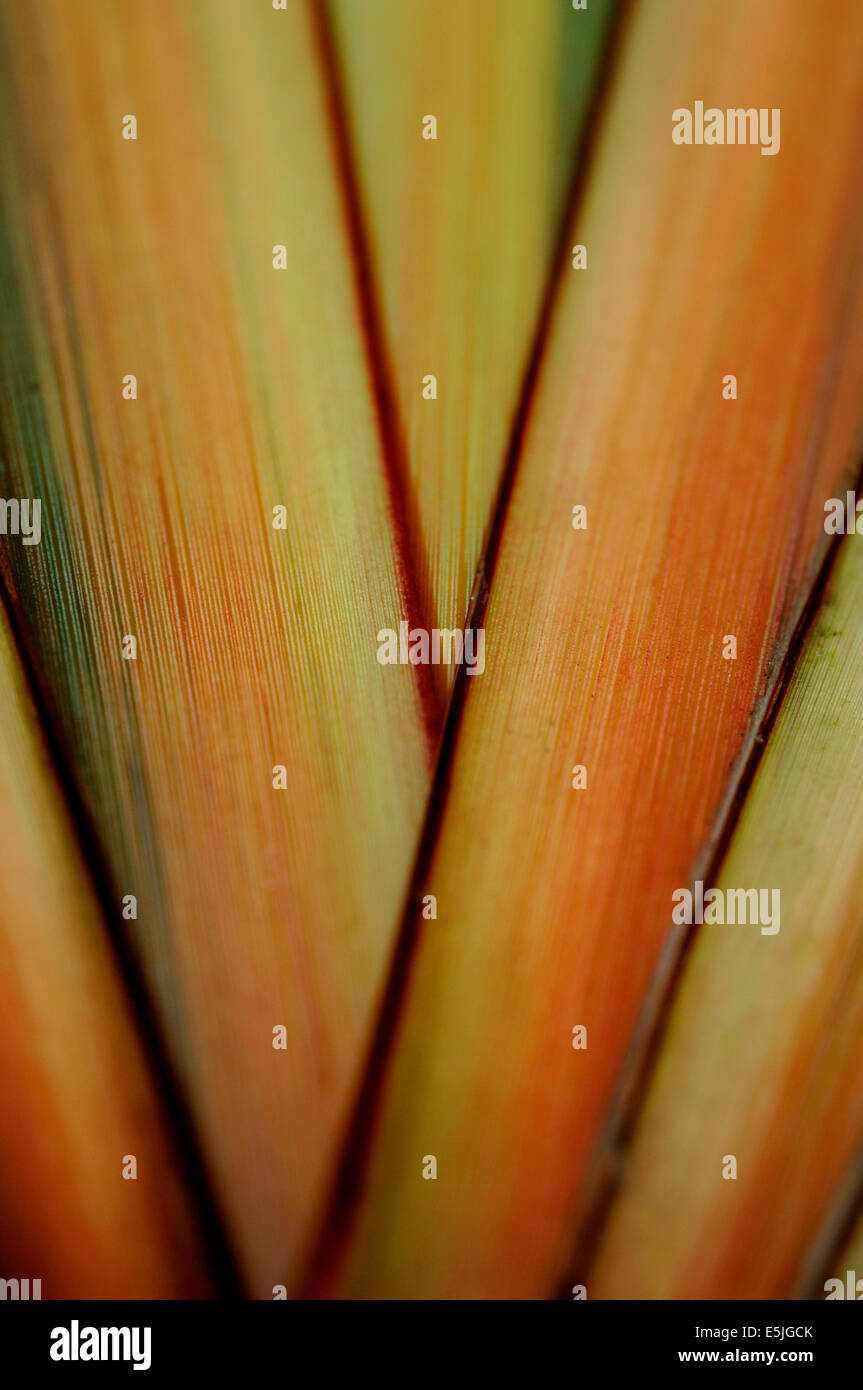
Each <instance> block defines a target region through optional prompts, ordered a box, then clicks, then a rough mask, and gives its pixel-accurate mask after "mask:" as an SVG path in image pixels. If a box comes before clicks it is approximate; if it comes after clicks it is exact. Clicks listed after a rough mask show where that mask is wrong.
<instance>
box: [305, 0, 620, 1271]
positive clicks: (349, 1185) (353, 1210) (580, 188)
mask: <svg viewBox="0 0 863 1390" xmlns="http://www.w3.org/2000/svg"><path fill="white" fill-rule="evenodd" d="M632 3H633V0H618V4H617V7H616V10H615V13H614V16H613V18H612V20H611V22H610V24H609V28H608V32H607V34H606V40H605V47H604V51H603V55H602V58H601V59H600V62H599V64H598V69H597V74H596V78H595V81H594V87H593V94H592V98H591V103H590V111H589V113H588V116H587V119H586V120H585V122H584V124H583V126H582V127H581V129H580V132H579V136H578V143H577V148H576V151H575V155H574V159H575V168H574V174H573V179H572V183H571V186H570V191H569V196H568V197H567V199H566V204H565V207H564V209H563V212H562V215H561V219H560V227H559V230H558V234H557V236H556V239H555V240H556V246H555V251H554V254H553V256H552V259H551V262H550V266H549V274H548V281H547V284H546V288H545V293H544V295H543V299H542V303H541V306H540V310H539V314H538V317H537V322H536V328H535V330H534V334H533V342H532V347H531V352H530V356H529V358H528V362H527V365H526V368H525V371H524V375H523V379H522V386H521V390H520V392H519V399H518V407H517V410H516V413H515V416H514V419H513V425H512V429H511V431H510V439H509V444H508V446H507V451H506V455H505V460H504V466H503V469H502V471H501V481H500V484H499V486H498V491H497V496H496V498H495V503H494V509H493V513H492V521H491V525H490V527H489V529H488V533H487V539H486V542H485V545H484V547H483V551H482V554H481V556H480V560H479V563H478V565H477V570H476V576H475V579H474V583H473V586H472V590H471V603H470V607H469V609H468V614H467V617H466V619H465V628H466V629H468V630H470V629H473V630H475V629H477V628H480V627H482V624H483V622H484V619H485V613H486V608H487V606H488V599H489V594H490V591H491V585H492V581H493V579H494V574H495V570H496V568H497V561H498V557H499V554H500V544H501V538H502V536H503V530H504V526H505V523H506V518H507V514H508V511H509V504H510V500H511V497H512V493H513V489H514V486H515V481H516V474H517V471H518V463H519V459H520V456H521V448H522V442H523V439H524V436H525V432H526V428H527V424H528V419H529V416H530V410H531V406H532V403H533V400H534V396H535V387H536V382H537V379H538V376H539V371H540V367H541V365H542V361H543V358H544V355H545V349H546V346H547V341H548V332H549V328H550V324H551V320H552V317H553V312H554V307H555V304H556V302H557V297H558V291H559V288H560V284H561V281H562V277H563V275H564V273H565V272H564V270H563V268H562V267H563V264H564V263H565V260H566V254H565V253H566V248H567V245H568V237H569V233H570V230H571V227H572V224H573V221H574V218H575V213H576V209H577V207H578V206H579V204H580V202H581V200H582V196H583V192H584V189H585V187H586V184H587V179H588V176H589V174H590V170H591V168H592V167H593V163H594V159H595V151H596V145H597V141H598V133H599V129H600V126H601V122H602V119H603V116H604V113H605V107H606V104H607V101H608V97H609V93H610V91H611V89H612V86H613V83H614V78H615V75H616V72H617V67H618V61H619V57H620V51H621V46H622V36H623V32H624V29H625V22H626V18H627V16H628V13H629V10H630V8H631V5H632ZM470 681H471V678H470V677H468V676H467V674H466V668H465V667H464V666H460V667H459V668H458V670H457V673H456V678H455V682H454V684H453V691H452V697H451V699H450V703H449V707H448V709H447V712H446V719H445V722H444V728H443V734H442V736H441V742H440V748H439V751H438V757H437V763H436V766H435V773H434V778H433V781H432V788H431V792H430V795H429V802H428V806H427V809H426V816H425V820H424V823H423V829H422V835H421V838H420V843H419V847H418V849H417V854H416V858H415V861H414V866H413V871H412V874H411V879H410V885H409V888H408V892H407V898H406V902H405V908H404V913H403V916H402V920H401V925H400V927H399V931H398V936H397V940H396V946H395V950H394V953H393V957H392V963H391V966H390V971H389V976H388V979H387V984H386V988H385V991H384V995H383V999H382V1002H381V1006H380V1010H379V1013H378V1018H377V1024H376V1027H375V1032H374V1035H373V1038H372V1042H371V1046H370V1049H369V1052H368V1056H367V1060H366V1063H365V1066H364V1071H363V1080H362V1082H361V1085H360V1088H359V1091H358V1094H357V1098H356V1101H355V1103H354V1109H353V1114H352V1118H351V1122H350V1125H349V1128H348V1130H347V1134H346V1137H345V1140H344V1143H343V1147H342V1151H341V1155H340V1158H339V1160H338V1163H337V1167H336V1170H335V1171H336V1176H335V1180H334V1183H333V1186H332V1188H331V1191H330V1197H329V1201H328V1203H327V1205H326V1207H325V1208H324V1215H323V1220H322V1223H321V1226H320V1228H319V1232H318V1235H317V1238H316V1240H315V1243H314V1245H313V1247H312V1250H311V1255H310V1258H309V1260H308V1263H307V1265H306V1274H305V1276H304V1278H303V1279H302V1282H301V1284H300V1289H299V1293H298V1295H297V1296H298V1297H301V1298H319V1297H324V1296H326V1294H327V1292H328V1288H329V1285H330V1283H331V1281H332V1279H333V1277H334V1275H335V1273H336V1271H337V1269H338V1266H339V1263H340V1260H341V1257H342V1255H343V1254H344V1252H345V1250H346V1248H347V1245H348V1242H349V1240H350V1237H351V1234H352V1232H353V1224H354V1222H355V1220H356V1217H357V1209H358V1204H359V1198H360V1195H361V1192H362V1188H363V1184H364V1182H365V1179H366V1174H367V1171H368V1167H369V1161H370V1157H371V1140H372V1135H373V1132H374V1128H375V1125H376V1123H377V1121H378V1116H379V1112H380V1107H381V1102H382V1096H383V1085H384V1078H385V1075H386V1072H387V1068H388V1065H389V1061H390V1058H391V1056H392V1051H393V1044H394V1040H395V1037H396V1034H397V1031H398V1027H399V1023H400V1019H401V1015H402V1008H403V1004H404V1000H405V997H406V992H407V985H408V981H409V978H410V974H411V970H412V967H413V964H414V960H415V958H416V951H417V946H418V943H419V938H420V932H421V925H420V924H421V920H422V919H421V916H420V907H421V903H422V889H423V887H424V885H425V883H426V879H427V876H428V870H429V868H430V866H431V862H432V857H433V854H434V849H435V846H436V843H437V839H438V833H439V830H440V826H441V823H442V821H443V816H444V811H445V809H446V802H447V796H448V793H449V786H450V780H451V773H452V767H453V763H454V759H455V750H456V745H457V742H458V737H459V732H460V729H461V723H462V716H463V713H464V708H465V703H466V700H467V694H468V690H469V688H470Z"/></svg>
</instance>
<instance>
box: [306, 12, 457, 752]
mask: <svg viewBox="0 0 863 1390" xmlns="http://www.w3.org/2000/svg"><path fill="white" fill-rule="evenodd" d="M309 3H310V10H311V17H312V29H313V32H314V38H315V42H316V44H317V48H318V56H319V58H320V65H321V71H322V73H323V79H324V87H325V94H326V104H327V110H328V114H329V124H330V133H331V136H332V142H333V148H334V154H335V163H336V168H337V171H338V178H339V186H340V189H341V193H342V198H343V202H344V213H345V220H346V223H347V233H348V249H349V253H350V256H351V262H352V266H353V272H354V283H355V286H356V292H357V298H358V300H359V309H360V320H361V327H362V335H363V339H364V342H365V348H366V358H367V362H368V368H369V373H370V376H371V382H372V393H373V395H374V401H375V413H376V416H377V422H378V431H379V435H380V442H381V455H382V459H383V471H384V476H385V480H386V485H387V494H388V498H389V506H390V515H391V519H392V533H393V551H394V558H395V563H396V572H397V576H398V581H399V589H400V592H401V601H402V607H403V610H404V613H405V616H406V618H407V620H408V622H409V623H410V624H411V626H412V627H413V626H416V627H425V628H429V627H431V626H433V624H432V623H431V622H429V621H427V619H429V618H431V616H432V613H433V611H434V610H433V604H432V596H431V584H430V581H429V576H428V565H427V562H426V560H425V558H424V548H423V542H422V527H421V525H420V518H419V512H418V509H417V503H416V497H415V496H414V492H413V489H412V487H411V484H410V471H409V468H408V461H407V449H406V447H405V442H404V435H403V430H402V425H401V421H400V419H399V410H398V403H397V401H396V394H395V389H394V386H393V372H392V367H391V364H390V361H389V352H388V349H387V342H386V334H385V331H384V327H383V324H382V322H381V315H380V313H379V310H378V305H379V303H380V297H379V295H378V289H377V285H376V283H375V273H374V269H373V265H372V255H371V250H370V245H369V236H368V235H367V232H366V226H365V217H364V215H363V207H362V197H361V194H360V187H359V176H358V173H357V168H356V161H355V159H354V151H353V148H352V143H351V134H350V119H349V116H348V112H347V105H346V99H345V96H344V91H345V81H344V76H343V73H342V71H341V69H340V65H339V58H338V46H337V43H336V38H335V34H334V32H333V25H332V18H331V15H330V12H329V6H328V4H327V3H326V0H309ZM413 671H414V676H415V679H416V683H417V687H416V688H417V692H418V696H419V704H420V712H421V716H422V723H423V729H424V731H425V739H426V755H427V758H428V761H429V765H430V766H432V765H433V763H434V758H435V754H436V752H437V748H438V741H439V739H440V736H441V727H442V725H443V721H444V709H443V705H442V703H441V698H440V695H439V693H438V690H437V687H436V685H435V680H434V672H433V671H432V668H431V666H430V665H422V664H420V665H418V666H414V668H413Z"/></svg>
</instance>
